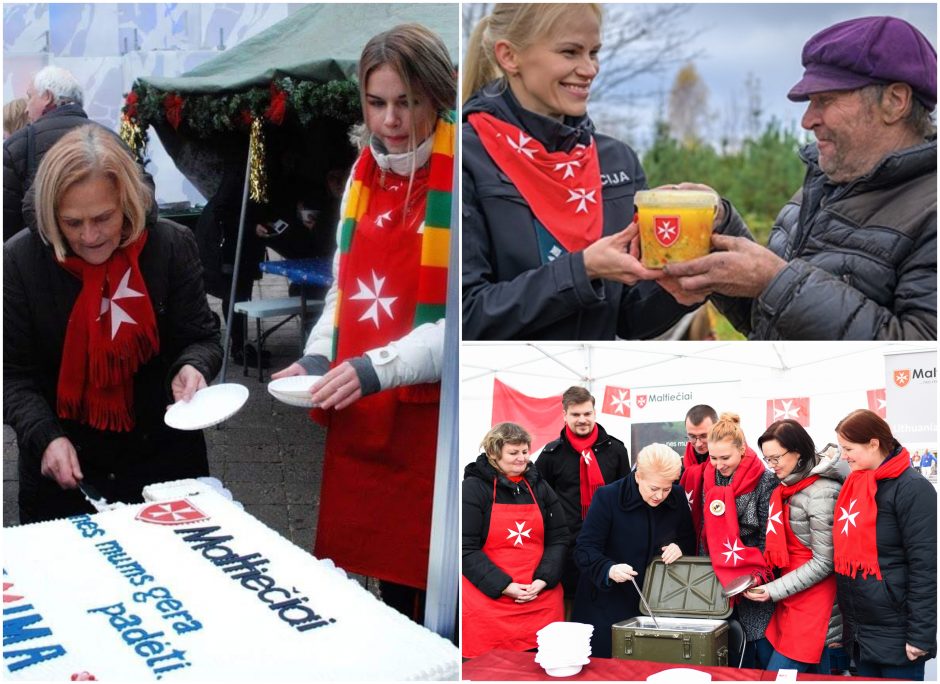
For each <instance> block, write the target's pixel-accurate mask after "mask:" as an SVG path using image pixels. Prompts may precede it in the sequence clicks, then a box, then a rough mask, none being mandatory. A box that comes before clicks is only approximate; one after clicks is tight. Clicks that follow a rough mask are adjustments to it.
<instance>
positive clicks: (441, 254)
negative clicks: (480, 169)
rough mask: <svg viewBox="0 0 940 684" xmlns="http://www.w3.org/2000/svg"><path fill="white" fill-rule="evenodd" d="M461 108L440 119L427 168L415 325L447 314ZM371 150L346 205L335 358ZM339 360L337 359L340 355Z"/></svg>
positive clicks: (359, 168)
mask: <svg viewBox="0 0 940 684" xmlns="http://www.w3.org/2000/svg"><path fill="white" fill-rule="evenodd" d="M456 120H457V115H456V112H453V111H451V112H448V113H447V114H446V115H445V116H443V117H441V118H439V119H438V120H437V124H436V126H435V128H434V139H433V141H432V143H431V145H432V147H431V159H430V168H429V170H428V190H427V192H428V196H427V206H426V207H425V211H424V233H423V234H422V237H421V273H420V274H419V275H418V301H417V304H416V306H415V314H414V322H413V323H412V328H416V327H418V326H419V325H421V324H422V323H433V322H434V321H436V320H438V319H440V318H443V317H444V310H445V308H446V305H447V265H448V261H449V258H450V212H451V202H452V201H453V179H454V146H455V145H456V139H455V131H456ZM376 166H377V164H376V161H375V158H374V157H373V156H372V150H371V149H370V148H368V147H367V148H366V149H365V150H363V151H362V154H361V155H360V156H359V159H358V160H357V162H356V166H355V171H354V175H353V182H352V183H351V184H350V188H349V191H348V192H347V194H346V198H345V202H344V204H343V207H342V209H341V214H340V216H341V217H342V225H341V226H340V235H339V245H338V249H339V273H338V274H337V275H338V276H339V277H338V279H337V283H338V285H337V287H339V288H340V289H339V290H338V291H337V293H336V310H335V312H334V314H335V315H334V317H333V358H334V359H336V348H337V341H338V339H339V330H338V327H339V325H338V324H339V314H340V307H341V306H342V302H343V292H342V289H341V287H342V285H341V284H342V282H343V280H342V277H341V276H342V274H343V273H344V271H345V267H346V255H347V254H348V253H349V249H350V247H351V245H352V241H353V235H354V234H355V232H356V223H357V222H358V221H359V219H361V218H362V216H363V215H364V214H365V213H366V211H367V210H368V208H369V194H370V188H369V185H368V183H369V179H370V178H375V174H374V171H375V167H376ZM337 360H338V359H337Z"/></svg>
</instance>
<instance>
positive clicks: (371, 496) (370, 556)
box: [272, 24, 456, 620]
mask: <svg viewBox="0 0 940 684" xmlns="http://www.w3.org/2000/svg"><path fill="white" fill-rule="evenodd" d="M359 83H360V84H361V88H362V91H361V98H362V110H363V114H364V118H365V132H366V134H367V143H368V144H367V145H366V146H365V149H363V151H362V153H361V154H360V155H359V158H358V159H357V160H356V162H355V165H354V166H353V170H352V175H351V178H350V180H349V182H348V183H347V186H346V192H345V194H344V196H343V199H342V210H341V214H340V216H341V223H340V226H339V234H338V239H337V243H338V244H339V249H338V250H337V255H336V258H335V259H334V269H333V272H334V282H333V285H332V287H331V288H330V290H329V292H328V293H327V295H326V299H325V304H324V307H323V313H322V315H321V317H320V319H319V321H318V322H317V323H316V325H315V326H314V328H313V330H312V331H311V333H310V338H309V339H308V341H307V346H306V349H305V355H304V357H303V358H301V359H300V360H299V361H297V362H296V363H294V364H292V365H290V366H289V367H288V368H285V369H284V370H282V371H280V372H278V373H275V374H274V375H273V376H272V378H274V379H275V381H276V380H279V379H281V378H285V377H289V376H294V375H304V374H309V375H315V376H321V375H322V378H318V379H317V380H316V381H315V382H314V383H313V384H312V388H311V390H310V392H311V400H312V402H314V403H316V404H317V405H318V406H319V409H318V410H317V411H315V414H314V417H315V418H316V419H317V420H319V421H321V422H323V423H324V424H325V425H326V427H327V438H326V455H325V460H324V466H323V485H322V488H321V493H320V511H319V517H318V521H319V522H318V524H317V535H316V546H315V548H314V553H315V554H316V555H317V556H319V557H321V558H331V559H333V560H334V561H335V562H336V563H337V565H339V566H340V567H343V568H345V569H346V570H349V571H351V572H356V573H360V574H364V575H368V576H372V577H378V578H379V579H380V580H382V597H383V599H384V600H385V602H386V603H389V604H390V605H393V606H395V607H396V608H398V609H399V610H400V611H401V612H403V613H405V614H406V615H408V616H409V617H411V618H413V619H416V620H420V616H421V615H422V614H423V608H422V603H423V590H424V588H425V587H426V585H427V564H428V553H429V547H430V529H431V501H432V494H433V490H434V463H435V457H436V451H437V423H438V408H439V401H440V377H441V364H442V357H443V347H444V318H443V316H444V308H445V298H446V289H447V262H448V247H449V242H450V237H449V236H450V230H449V229H450V202H451V197H450V193H451V185H452V176H453V154H454V144H455V138H454V133H455V125H454V118H453V114H452V112H451V110H452V109H453V108H454V105H455V103H456V74H455V72H454V67H453V64H452V62H451V57H450V55H449V54H448V52H447V47H446V46H445V45H444V42H443V41H442V40H441V39H440V37H438V36H437V35H436V34H434V33H433V32H431V31H429V30H428V29H427V28H425V27H423V26H421V25H419V24H404V25H400V26H396V27H395V28H392V29H390V30H389V31H386V32H384V33H381V34H379V35H377V36H375V37H373V38H372V39H371V40H370V41H369V42H368V44H367V45H366V46H365V48H364V50H363V52H362V56H361V58H360V60H359ZM272 389H273V384H272Z"/></svg>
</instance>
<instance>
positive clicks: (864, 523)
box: [832, 449, 911, 580]
mask: <svg viewBox="0 0 940 684" xmlns="http://www.w3.org/2000/svg"><path fill="white" fill-rule="evenodd" d="M910 467H911V457H910V454H908V452H907V449H901V452H900V453H899V454H898V455H896V456H894V457H892V458H889V459H886V460H885V461H884V462H883V463H882V464H881V465H880V466H878V467H877V468H875V469H874V470H854V471H852V472H851V473H850V474H849V476H848V477H847V478H846V479H845V484H843V485H842V491H840V492H839V498H838V499H837V500H836V508H835V515H834V516H833V520H832V546H833V558H834V560H835V570H836V572H837V573H839V574H840V575H848V576H849V577H853V578H854V577H855V575H856V574H857V573H858V571H859V570H861V571H862V577H867V576H868V575H874V576H875V577H877V578H878V579H879V580H880V579H881V567H879V565H878V544H877V541H876V538H875V536H876V535H875V532H876V530H875V524H876V523H877V521H878V505H877V504H876V503H875V492H877V491H878V480H891V479H894V478H896V477H898V476H899V475H901V473H903V472H904V471H905V470H907V469H908V468H910Z"/></svg>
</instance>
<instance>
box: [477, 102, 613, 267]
mask: <svg viewBox="0 0 940 684" xmlns="http://www.w3.org/2000/svg"><path fill="white" fill-rule="evenodd" d="M467 118H468V120H469V122H470V125H471V126H473V129H474V130H475V131H476V132H477V134H478V135H479V136H480V142H481V143H483V147H484V149H485V150H486V152H487V154H489V156H490V157H491V158H492V159H493V161H494V162H495V163H496V166H498V167H499V169H500V171H502V172H503V173H505V174H506V175H507V176H509V180H511V181H512V183H513V185H515V186H516V189H517V190H519V192H520V194H521V195H522V197H523V199H525V201H526V203H528V205H529V209H530V210H531V211H532V213H533V214H535V217H536V218H537V219H538V220H539V222H540V223H541V224H542V225H543V226H545V228H546V230H548V232H549V233H551V235H552V237H554V238H555V239H556V240H557V241H558V242H559V243H560V244H561V246H562V247H564V248H565V249H566V250H568V251H569V252H576V251H579V250H582V249H584V248H585V247H587V246H588V245H590V244H591V243H593V242H594V241H596V240H597V239H598V238H600V237H601V233H602V232H603V227H604V208H603V198H602V196H601V172H600V163H599V162H598V158H597V143H595V141H594V140H593V139H592V140H591V144H590V145H588V146H584V145H576V146H575V148H574V150H572V151H571V152H570V153H569V152H562V151H558V152H548V151H547V150H546V149H545V146H544V145H542V144H541V143H540V142H539V141H538V140H536V139H535V138H533V137H532V136H529V135H526V134H525V132H524V131H522V130H520V129H519V128H517V127H515V126H513V125H512V124H510V123H507V122H505V121H502V120H500V119H497V118H496V117H495V116H492V115H490V114H486V113H484V112H475V113H473V114H471V115H470V116H469V117H467Z"/></svg>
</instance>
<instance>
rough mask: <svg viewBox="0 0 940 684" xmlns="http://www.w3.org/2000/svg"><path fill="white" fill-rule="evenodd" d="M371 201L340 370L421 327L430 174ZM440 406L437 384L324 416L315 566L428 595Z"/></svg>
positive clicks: (345, 315) (358, 239) (355, 258)
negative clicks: (322, 562) (423, 229)
mask: <svg viewBox="0 0 940 684" xmlns="http://www.w3.org/2000/svg"><path fill="white" fill-rule="evenodd" d="M370 191H371V193H372V196H371V199H370V201H369V208H368V211H367V212H366V213H365V214H364V215H363V216H362V217H361V218H360V220H359V221H358V222H357V225H356V231H355V234H354V235H353V238H352V240H353V242H352V247H351V248H350V250H349V254H348V255H347V258H348V260H349V261H348V268H349V276H348V277H347V278H346V282H345V284H344V286H343V287H344V289H343V290H342V291H341V293H340V298H339V303H338V306H339V312H338V316H339V325H338V329H339V336H338V345H337V350H336V359H337V361H336V362H335V363H334V365H335V364H336V363H342V362H343V361H345V360H346V359H349V358H351V357H355V356H359V355H360V354H362V353H363V352H365V351H367V350H370V349H375V348H377V347H382V346H384V345H387V344H388V343H389V342H392V341H394V340H398V339H400V338H402V337H404V336H405V335H406V334H407V333H409V332H410V331H411V329H412V326H413V324H414V314H415V306H416V303H417V291H418V273H419V270H420V261H421V239H422V237H421V233H420V232H418V230H419V226H420V224H421V221H422V219H423V217H424V213H425V204H426V198H427V169H419V170H418V171H417V172H416V173H415V178H414V182H413V184H412V186H411V191H410V193H409V192H408V178H403V177H401V176H396V175H395V174H392V173H389V174H388V175H387V178H386V182H385V183H384V184H380V183H375V184H374V185H373V186H372V187H371V188H370ZM406 198H407V199H408V208H407V209H408V210H407V215H406V216H403V215H402V214H403V211H404V209H405V199H406ZM439 406H440V383H430V384H426V385H411V386H407V387H398V388H392V389H388V390H385V391H382V392H379V393H377V394H373V395H370V396H368V397H364V398H362V399H360V400H359V401H357V402H355V403H354V404H352V405H351V406H348V407H346V408H344V409H342V410H340V411H329V412H326V413H325V414H324V412H322V411H318V412H317V414H318V415H317V416H316V417H317V419H318V420H320V421H321V422H324V423H325V425H326V427H327V435H326V449H325V456H324V462H323V484H322V486H321V489H320V512H319V516H318V521H317V537H316V545H315V547H314V554H315V555H316V556H318V557H320V558H331V559H332V560H333V561H335V562H336V564H337V565H338V566H340V567H342V568H343V569H345V570H347V571H349V572H354V573H358V574H361V575H368V576H370V577H378V578H380V579H383V580H388V581H391V582H396V583H399V584H405V585H408V586H411V587H417V588H420V589H423V588H425V587H426V586H427V572H428V555H429V549H430V539H431V508H432V499H433V492H434V464H435V458H436V453H437V423H438V411H439Z"/></svg>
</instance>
